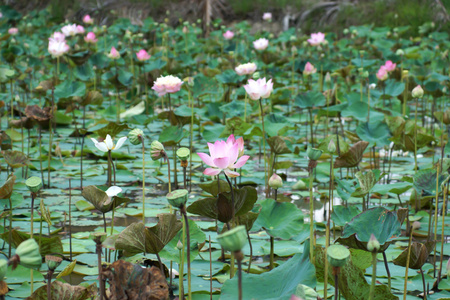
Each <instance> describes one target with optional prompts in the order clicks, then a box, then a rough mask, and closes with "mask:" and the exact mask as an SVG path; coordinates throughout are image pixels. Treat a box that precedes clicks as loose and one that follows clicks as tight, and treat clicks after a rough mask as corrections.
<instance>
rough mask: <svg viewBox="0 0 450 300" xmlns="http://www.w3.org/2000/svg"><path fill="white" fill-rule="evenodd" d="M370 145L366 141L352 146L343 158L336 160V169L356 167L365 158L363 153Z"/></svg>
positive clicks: (342, 155)
mask: <svg viewBox="0 0 450 300" xmlns="http://www.w3.org/2000/svg"><path fill="white" fill-rule="evenodd" d="M368 145H369V143H368V142H365V141H359V142H357V143H356V144H354V145H353V146H351V147H350V149H349V150H348V151H347V152H345V153H344V154H341V156H339V157H338V158H336V161H335V162H334V167H335V168H352V167H356V166H357V165H358V164H359V162H360V161H361V159H362V157H363V153H364V151H365V150H366V148H367V146H368ZM341 153H342V152H341Z"/></svg>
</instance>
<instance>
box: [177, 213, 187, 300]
mask: <svg viewBox="0 0 450 300" xmlns="http://www.w3.org/2000/svg"><path fill="white" fill-rule="evenodd" d="M181 243H182V244H183V249H181V250H180V254H181V255H180V266H179V268H180V270H179V272H178V273H179V275H178V279H179V280H178V285H179V288H180V292H179V295H178V297H179V298H180V299H181V300H183V299H184V285H183V281H184V279H183V277H184V249H185V246H186V225H185V224H184V222H183V232H182V236H181Z"/></svg>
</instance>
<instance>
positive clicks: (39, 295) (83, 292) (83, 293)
mask: <svg viewBox="0 0 450 300" xmlns="http://www.w3.org/2000/svg"><path fill="white" fill-rule="evenodd" d="M51 293H52V296H51V299H68V300H87V299H93V298H95V297H96V296H97V293H98V291H97V286H96V284H95V283H93V284H91V285H89V286H88V287H84V286H81V285H70V284H69V283H62V282H61V281H57V280H55V281H53V282H52V287H51ZM47 299H50V297H47V285H44V286H41V287H40V288H38V289H37V290H36V291H34V293H33V294H32V295H31V296H30V297H28V298H27V300H47Z"/></svg>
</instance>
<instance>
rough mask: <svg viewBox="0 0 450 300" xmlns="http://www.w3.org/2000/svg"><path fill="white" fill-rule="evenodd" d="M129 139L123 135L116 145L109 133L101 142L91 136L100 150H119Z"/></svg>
mask: <svg viewBox="0 0 450 300" xmlns="http://www.w3.org/2000/svg"><path fill="white" fill-rule="evenodd" d="M126 140H127V137H126V136H124V137H121V138H120V139H119V140H118V141H117V144H116V145H114V143H113V140H112V138H111V136H110V135H109V134H107V135H106V139H105V141H103V142H99V141H97V140H96V139H94V138H91V141H92V142H93V143H94V145H95V147H97V149H98V150H100V151H102V152H108V151H112V150H118V149H119V148H120V147H122V145H123V143H125V141H126Z"/></svg>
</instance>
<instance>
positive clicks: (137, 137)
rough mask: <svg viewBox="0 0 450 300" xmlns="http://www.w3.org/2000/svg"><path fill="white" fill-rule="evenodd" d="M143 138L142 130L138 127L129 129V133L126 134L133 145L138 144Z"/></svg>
mask: <svg viewBox="0 0 450 300" xmlns="http://www.w3.org/2000/svg"><path fill="white" fill-rule="evenodd" d="M143 138H144V132H143V131H142V130H141V129H139V128H136V129H133V130H131V131H130V133H129V134H128V140H129V141H130V143H132V144H133V145H139V144H140V143H141V142H142V140H143Z"/></svg>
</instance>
